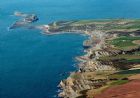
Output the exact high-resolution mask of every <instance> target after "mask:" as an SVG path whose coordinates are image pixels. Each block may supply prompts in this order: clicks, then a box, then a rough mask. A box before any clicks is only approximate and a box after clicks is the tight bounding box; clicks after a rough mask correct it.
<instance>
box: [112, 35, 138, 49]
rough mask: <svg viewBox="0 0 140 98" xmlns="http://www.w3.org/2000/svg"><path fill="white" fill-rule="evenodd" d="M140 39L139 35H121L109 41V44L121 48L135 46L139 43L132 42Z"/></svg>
mask: <svg viewBox="0 0 140 98" xmlns="http://www.w3.org/2000/svg"><path fill="white" fill-rule="evenodd" d="M135 40H140V37H130V36H121V37H119V38H116V39H114V40H111V41H109V44H112V45H114V46H115V47H117V48H119V49H123V50H128V49H133V48H137V47H138V46H139V45H137V44H134V43H133V41H135Z"/></svg>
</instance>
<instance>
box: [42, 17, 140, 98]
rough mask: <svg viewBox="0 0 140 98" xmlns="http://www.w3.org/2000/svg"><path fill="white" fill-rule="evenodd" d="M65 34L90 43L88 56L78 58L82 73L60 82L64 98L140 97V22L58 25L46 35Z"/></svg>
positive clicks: (78, 71)
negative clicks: (83, 35)
mask: <svg viewBox="0 0 140 98" xmlns="http://www.w3.org/2000/svg"><path fill="white" fill-rule="evenodd" d="M42 30H44V29H42ZM44 32H45V30H44ZM63 32H65V33H70V32H74V33H75V32H76V33H82V34H86V35H88V36H89V39H88V40H86V41H84V43H83V46H84V48H85V52H86V54H85V55H83V56H80V57H76V59H77V60H78V61H79V64H78V65H77V66H78V68H79V69H78V70H77V71H75V72H72V73H71V74H70V76H69V77H68V78H67V79H65V80H62V81H61V82H60V84H59V87H60V88H61V89H62V91H61V92H60V93H59V96H60V97H63V98H138V97H140V94H138V92H139V89H140V88H139V85H140V75H139V74H140V19H104V20H79V21H58V22H53V23H50V24H48V29H47V31H46V32H45V33H46V34H49V35H50V34H58V33H63ZM114 86H115V87H116V88H115V87H114ZM132 88H135V89H132ZM117 91H118V92H117ZM110 92H111V94H110ZM102 93H103V94H102ZM113 96H116V97H113Z"/></svg>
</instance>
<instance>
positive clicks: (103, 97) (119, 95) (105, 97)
mask: <svg viewBox="0 0 140 98" xmlns="http://www.w3.org/2000/svg"><path fill="white" fill-rule="evenodd" d="M94 98H140V80H139V79H138V80H132V81H130V82H129V83H126V84H123V85H119V86H116V87H112V88H109V89H107V90H105V91H104V92H103V93H101V94H99V95H96V96H95V97H94Z"/></svg>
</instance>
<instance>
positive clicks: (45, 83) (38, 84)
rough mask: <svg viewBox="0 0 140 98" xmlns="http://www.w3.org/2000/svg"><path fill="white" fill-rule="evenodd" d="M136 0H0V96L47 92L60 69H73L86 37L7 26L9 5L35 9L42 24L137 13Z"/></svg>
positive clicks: (32, 96)
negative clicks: (44, 32)
mask: <svg viewBox="0 0 140 98" xmlns="http://www.w3.org/2000/svg"><path fill="white" fill-rule="evenodd" d="M139 6H140V0H26V1H25V0H11V1H9V0H0V98H53V96H54V95H56V94H57V92H56V91H57V90H58V88H57V85H58V83H59V82H60V80H61V79H64V78H65V77H66V76H67V75H64V76H61V75H60V74H61V73H65V72H70V71H72V70H75V67H73V66H72V65H73V64H75V63H76V62H75V60H74V57H75V56H77V55H81V54H82V53H83V48H82V42H83V40H85V39H86V38H87V37H85V36H81V35H77V34H61V35H54V36H46V35H43V34H41V33H40V31H37V30H26V29H17V30H13V31H10V32H8V31H7V27H8V26H9V25H11V24H12V23H13V22H14V21H16V20H17V18H16V17H13V16H12V14H13V12H14V11H21V12H25V13H35V14H37V15H38V16H39V18H40V20H39V21H38V23H37V24H46V23H50V22H52V21H56V20H76V19H78V20H79V19H101V18H140V7H139Z"/></svg>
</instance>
